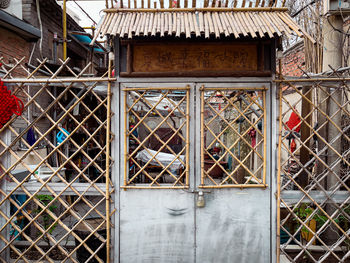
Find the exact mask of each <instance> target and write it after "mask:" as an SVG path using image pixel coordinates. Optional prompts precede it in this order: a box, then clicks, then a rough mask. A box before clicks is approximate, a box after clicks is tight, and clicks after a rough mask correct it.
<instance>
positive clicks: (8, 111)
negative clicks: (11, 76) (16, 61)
mask: <svg viewBox="0 0 350 263" xmlns="http://www.w3.org/2000/svg"><path fill="white" fill-rule="evenodd" d="M0 66H1V65H0ZM23 108H24V104H23V102H22V101H21V100H20V99H19V98H17V97H16V96H15V95H12V94H11V91H9V90H8V89H7V87H6V86H5V85H4V82H2V81H1V79H0V129H1V128H2V127H3V126H4V125H5V124H6V123H7V122H8V121H9V120H10V119H11V117H12V115H13V114H16V115H18V116H19V115H21V114H22V112H23Z"/></svg>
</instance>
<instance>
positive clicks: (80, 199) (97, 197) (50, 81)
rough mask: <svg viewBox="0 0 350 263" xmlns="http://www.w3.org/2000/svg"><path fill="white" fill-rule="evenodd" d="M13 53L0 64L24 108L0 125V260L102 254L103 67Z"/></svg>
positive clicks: (97, 258) (85, 258)
mask: <svg viewBox="0 0 350 263" xmlns="http://www.w3.org/2000/svg"><path fill="white" fill-rule="evenodd" d="M15 61H16V64H15V65H14V66H13V67H12V68H8V67H6V66H2V67H1V69H2V70H3V71H4V72H5V75H4V76H3V81H4V82H5V84H6V85H7V86H8V88H9V89H11V90H12V93H13V94H15V95H17V96H18V97H19V98H20V99H21V100H22V101H23V103H24V111H23V113H22V115H21V116H16V117H12V118H11V120H10V121H9V122H8V123H6V124H5V125H4V127H2V128H1V129H0V168H1V175H0V182H1V189H0V221H1V224H0V225H1V227H0V262H30V261H32V260H34V261H36V262H39V261H43V260H44V261H47V262H54V261H56V262H57V261H60V262H106V260H107V258H108V257H109V255H107V253H106V243H108V242H107V236H106V232H107V228H109V227H110V223H109V217H110V215H108V214H106V207H107V206H109V203H108V201H107V199H109V198H107V197H109V195H108V196H107V194H106V160H107V159H108V160H110V159H111V158H110V156H109V155H107V151H106V148H107V141H109V139H107V134H108V133H107V123H108V121H109V119H110V116H107V110H108V105H107V101H108V94H107V88H106V87H107V83H108V78H106V76H107V73H105V74H104V75H103V76H101V77H96V78H84V74H85V73H88V72H87V70H88V69H89V67H90V64H89V65H87V66H86V67H85V68H84V69H83V70H82V71H81V72H79V73H76V72H75V71H74V70H73V69H72V68H70V66H68V64H69V59H67V60H66V61H61V62H60V63H61V65H60V67H59V68H58V69H57V70H54V71H53V70H51V69H50V68H49V67H48V66H47V64H46V62H47V61H46V59H45V60H43V61H38V63H39V66H38V67H37V68H36V69H35V70H33V71H29V70H28V69H27V67H25V65H24V64H23V63H22V60H21V61H17V60H15ZM18 70H21V71H24V72H26V75H27V77H26V78H16V74H14V72H16V71H18ZM40 72H46V74H47V75H49V76H48V77H43V76H42V75H40V74H39V73H40ZM62 75H69V76H70V77H62ZM97 86H98V87H97ZM101 86H102V87H103V86H104V87H105V88H102V89H101ZM107 163H109V162H107ZM108 176H109V175H108ZM108 178H109V177H108ZM107 182H109V179H108V180H107ZM110 188H111V189H113V185H112V184H111V185H110Z"/></svg>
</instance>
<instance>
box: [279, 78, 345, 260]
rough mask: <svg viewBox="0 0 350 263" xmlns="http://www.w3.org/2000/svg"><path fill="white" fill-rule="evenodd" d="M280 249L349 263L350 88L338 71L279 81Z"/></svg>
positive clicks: (290, 255)
mask: <svg viewBox="0 0 350 263" xmlns="http://www.w3.org/2000/svg"><path fill="white" fill-rule="evenodd" d="M279 94H280V122H281V127H282V129H281V130H280V143H281V144H280V153H279V158H280V162H281V165H280V170H281V172H280V174H279V178H280V196H279V197H278V200H279V210H280V222H278V223H279V230H278V231H279V232H280V237H279V239H280V242H279V243H280V244H279V246H280V251H279V253H280V254H281V255H283V256H284V257H286V258H287V259H288V260H289V261H290V262H349V261H350V252H349V251H350V227H349V221H350V203H349V201H350V179H349V178H350V173H349V172H350V166H349V161H350V160H349V136H350V133H349V128H350V126H349V124H350V121H349V120H350V114H349V99H348V96H349V87H348V85H347V82H346V81H345V80H344V79H343V76H340V75H339V74H338V73H336V72H334V73H333V74H331V75H330V76H328V77H323V78H319V79H313V78H309V79H305V80H300V79H299V80H282V81H281V83H280V90H279Z"/></svg>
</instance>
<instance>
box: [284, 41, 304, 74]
mask: <svg viewBox="0 0 350 263" xmlns="http://www.w3.org/2000/svg"><path fill="white" fill-rule="evenodd" d="M298 67H300V68H302V69H304V70H305V56H304V42H303V41H300V42H298V43H296V44H295V45H293V46H291V47H290V48H288V49H287V50H286V51H284V52H283V58H282V73H283V75H285V76H294V77H299V76H301V75H302V74H303V71H302V70H300V69H299V68H298Z"/></svg>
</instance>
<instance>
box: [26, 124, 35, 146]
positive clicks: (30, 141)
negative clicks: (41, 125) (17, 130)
mask: <svg viewBox="0 0 350 263" xmlns="http://www.w3.org/2000/svg"><path fill="white" fill-rule="evenodd" d="M35 141H36V139H35V133H34V130H33V128H29V130H28V132H27V142H28V144H29V145H30V146H32V145H33V144H34V143H35Z"/></svg>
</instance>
